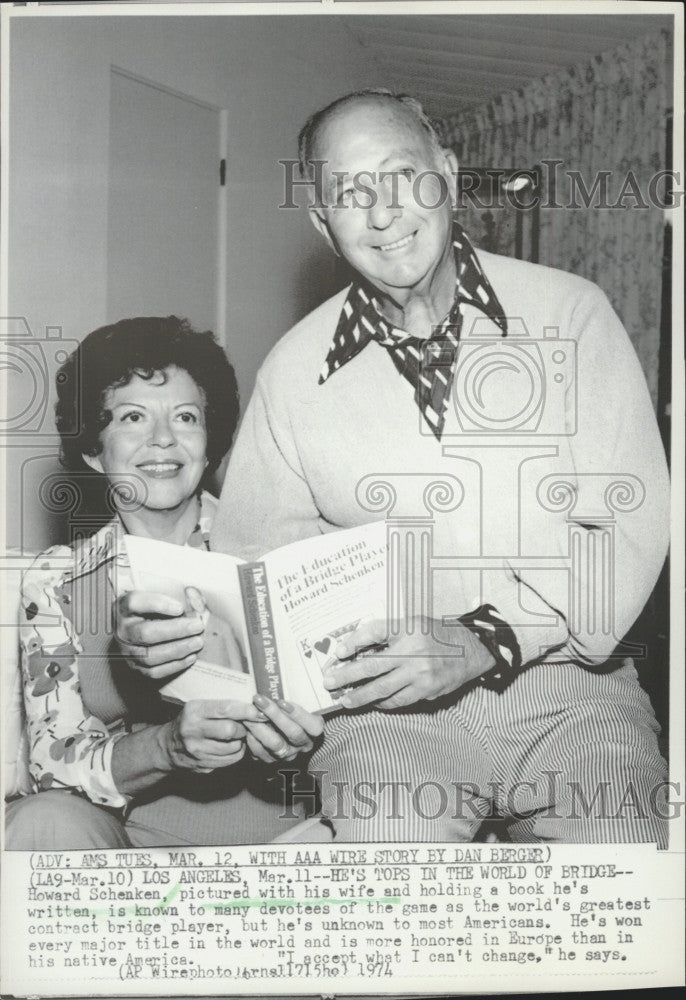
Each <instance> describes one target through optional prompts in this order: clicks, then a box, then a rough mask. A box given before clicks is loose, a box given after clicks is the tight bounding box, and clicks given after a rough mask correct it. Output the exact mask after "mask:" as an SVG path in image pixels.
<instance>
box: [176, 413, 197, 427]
mask: <svg viewBox="0 0 686 1000" xmlns="http://www.w3.org/2000/svg"><path fill="white" fill-rule="evenodd" d="M178 416H179V420H180V421H181V423H182V424H197V422H198V415H197V413H191V411H190V410H184V411H183V412H182V413H179V415H178Z"/></svg>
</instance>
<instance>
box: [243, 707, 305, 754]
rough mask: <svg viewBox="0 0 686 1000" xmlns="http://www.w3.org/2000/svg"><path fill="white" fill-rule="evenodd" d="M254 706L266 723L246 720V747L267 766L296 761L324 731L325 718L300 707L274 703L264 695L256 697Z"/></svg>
mask: <svg viewBox="0 0 686 1000" xmlns="http://www.w3.org/2000/svg"><path fill="white" fill-rule="evenodd" d="M253 703H254V705H255V706H256V710H259V712H260V713H261V714H262V717H263V718H265V717H266V719H267V721H264V722H253V721H251V720H246V722H245V727H246V729H247V731H248V736H247V744H248V749H249V750H250V752H251V753H252V755H253V756H254V757H257V758H258V760H262V761H265V763H268V764H273V763H274V762H275V761H286V760H293V758H294V757H297V756H298V754H301V753H309V752H310V751H311V750H312V748H313V747H314V741H315V740H316V739H317V737H318V736H321V734H322V733H323V732H324V720H323V719H322V717H321V716H320V715H313V714H312V713H311V712H306V711H305V709H304V708H301V707H300V706H299V705H293V704H291V703H290V702H287V701H272V700H271V699H270V698H265V697H264V695H261V694H256V695H255V697H254V698H253Z"/></svg>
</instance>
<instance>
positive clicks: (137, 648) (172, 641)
mask: <svg viewBox="0 0 686 1000" xmlns="http://www.w3.org/2000/svg"><path fill="white" fill-rule="evenodd" d="M186 597H187V600H188V604H189V606H190V608H191V609H192V610H193V611H195V613H188V611H187V609H186V608H185V607H184V606H183V604H182V603H181V602H180V601H175V600H174V599H173V598H171V597H165V595H164V594H151V593H147V592H146V591H144V590H132V591H130V592H129V593H128V594H124V595H123V596H122V597H120V598H119V599H118V600H117V601H115V605H114V615H115V635H116V638H117V641H118V642H119V646H120V648H121V651H122V653H123V654H124V656H126V657H127V659H128V661H129V663H130V665H131V667H132V668H133V669H134V670H137V671H138V673H140V674H143V675H144V676H145V677H150V678H152V680H164V679H165V678H168V677H172V676H173V675H174V674H178V673H180V672H181V671H182V670H187V669H188V667H190V666H192V665H193V664H194V663H195V661H196V659H197V658H198V653H199V652H200V650H201V649H202V647H203V632H204V629H205V625H204V619H203V617H202V615H201V614H200V613H199V612H198V611H196V607H199V606H202V607H204V602H203V601H202V595H201V594H200V592H199V591H197V590H196V589H195V588H194V587H188V588H187V591H186ZM198 598H199V601H198Z"/></svg>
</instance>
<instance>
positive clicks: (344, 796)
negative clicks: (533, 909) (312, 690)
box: [278, 768, 684, 822]
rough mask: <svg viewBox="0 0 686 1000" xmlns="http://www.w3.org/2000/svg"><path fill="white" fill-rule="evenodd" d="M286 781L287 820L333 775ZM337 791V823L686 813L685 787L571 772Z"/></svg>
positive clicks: (288, 774) (284, 777) (353, 784)
mask: <svg viewBox="0 0 686 1000" xmlns="http://www.w3.org/2000/svg"><path fill="white" fill-rule="evenodd" d="M278 773H279V776H280V778H281V789H280V793H281V804H282V806H283V818H286V819H294V818H296V816H297V813H296V812H295V807H296V804H302V803H306V804H308V805H309V806H316V804H317V802H318V799H317V785H318V784H319V783H320V782H321V781H322V779H325V778H326V777H327V772H326V771H317V770H312V771H310V772H309V778H310V780H311V786H310V787H309V788H305V787H303V784H302V774H301V772H300V771H297V770H292V769H289V768H283V769H281V770H279V772H278ZM329 783H330V785H331V787H332V788H333V789H334V791H335V795H334V803H335V805H334V811H333V812H332V813H331V815H330V816H329V819H330V820H331V821H332V822H336V821H337V820H343V819H374V818H376V817H382V818H383V819H384V820H404V819H407V818H408V817H412V816H418V817H420V818H421V819H426V820H440V819H444V818H447V819H454V820H478V821H479V822H484V821H487V820H498V819H501V818H502V817H503V816H506V817H507V822H510V821H511V820H513V819H514V820H517V819H526V818H527V817H529V816H531V815H533V814H535V813H540V812H541V810H540V809H538V808H536V809H534V808H532V801H534V800H539V801H540V800H542V799H544V800H545V801H547V802H548V803H549V805H548V806H547V808H546V809H545V811H544V815H545V818H546V819H548V820H551V819H571V820H584V819H596V820H617V819H620V820H621V819H632V818H633V819H639V820H643V819H648V817H649V816H650V815H652V816H655V817H657V818H658V819H661V820H673V819H678V818H679V817H680V816H681V815H682V812H683V809H684V800H683V797H682V789H681V785H680V784H679V782H674V781H661V782H659V783H658V784H656V785H654V787H653V788H651V789H650V792H649V795H648V796H647V798H646V796H645V794H644V790H643V789H640V790H639V789H637V788H636V786H635V784H634V783H633V782H632V781H631V780H627V781H624V782H622V783H621V785H620V786H619V787H618V786H616V785H613V784H612V783H611V782H609V781H601V782H598V783H597V784H596V785H594V786H592V787H589V786H588V785H583V784H582V783H581V782H579V781H576V780H570V779H569V777H568V775H567V774H566V772H563V771H559V770H554V769H552V768H551V769H546V770H544V771H543V772H542V774H541V777H540V780H530V781H516V782H514V783H512V784H506V783H505V782H502V781H488V782H486V783H485V785H476V784H475V783H473V782H470V781H450V782H440V781H435V780H430V781H422V782H419V783H416V782H413V781H409V780H408V781H404V780H392V781H389V780H375V779H373V778H372V779H369V778H364V779H359V780H356V781H343V780H330V782H329Z"/></svg>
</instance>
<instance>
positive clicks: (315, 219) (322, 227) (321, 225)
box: [307, 205, 338, 254]
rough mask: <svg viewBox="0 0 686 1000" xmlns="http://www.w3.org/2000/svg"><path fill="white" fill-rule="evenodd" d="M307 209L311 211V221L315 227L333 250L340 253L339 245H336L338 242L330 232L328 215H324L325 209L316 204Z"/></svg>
mask: <svg viewBox="0 0 686 1000" xmlns="http://www.w3.org/2000/svg"><path fill="white" fill-rule="evenodd" d="M307 211H308V212H309V215H310V222H311V223H312V225H313V226H314V228H315V229H316V230H317V232H318V233H319V234H320V236H323V237H324V239H325V240H326V242H327V243H328V244H329V246H330V247H331V249H332V250H333V252H334V253H335V254H338V247H337V246H336V243H335V242H334V239H333V237H332V235H331V233H330V232H329V225H328V223H327V221H326V217H325V215H324V212H323V210H322V209H321V208H317V207H316V206H315V205H310V206H309V207H308V209H307Z"/></svg>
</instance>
